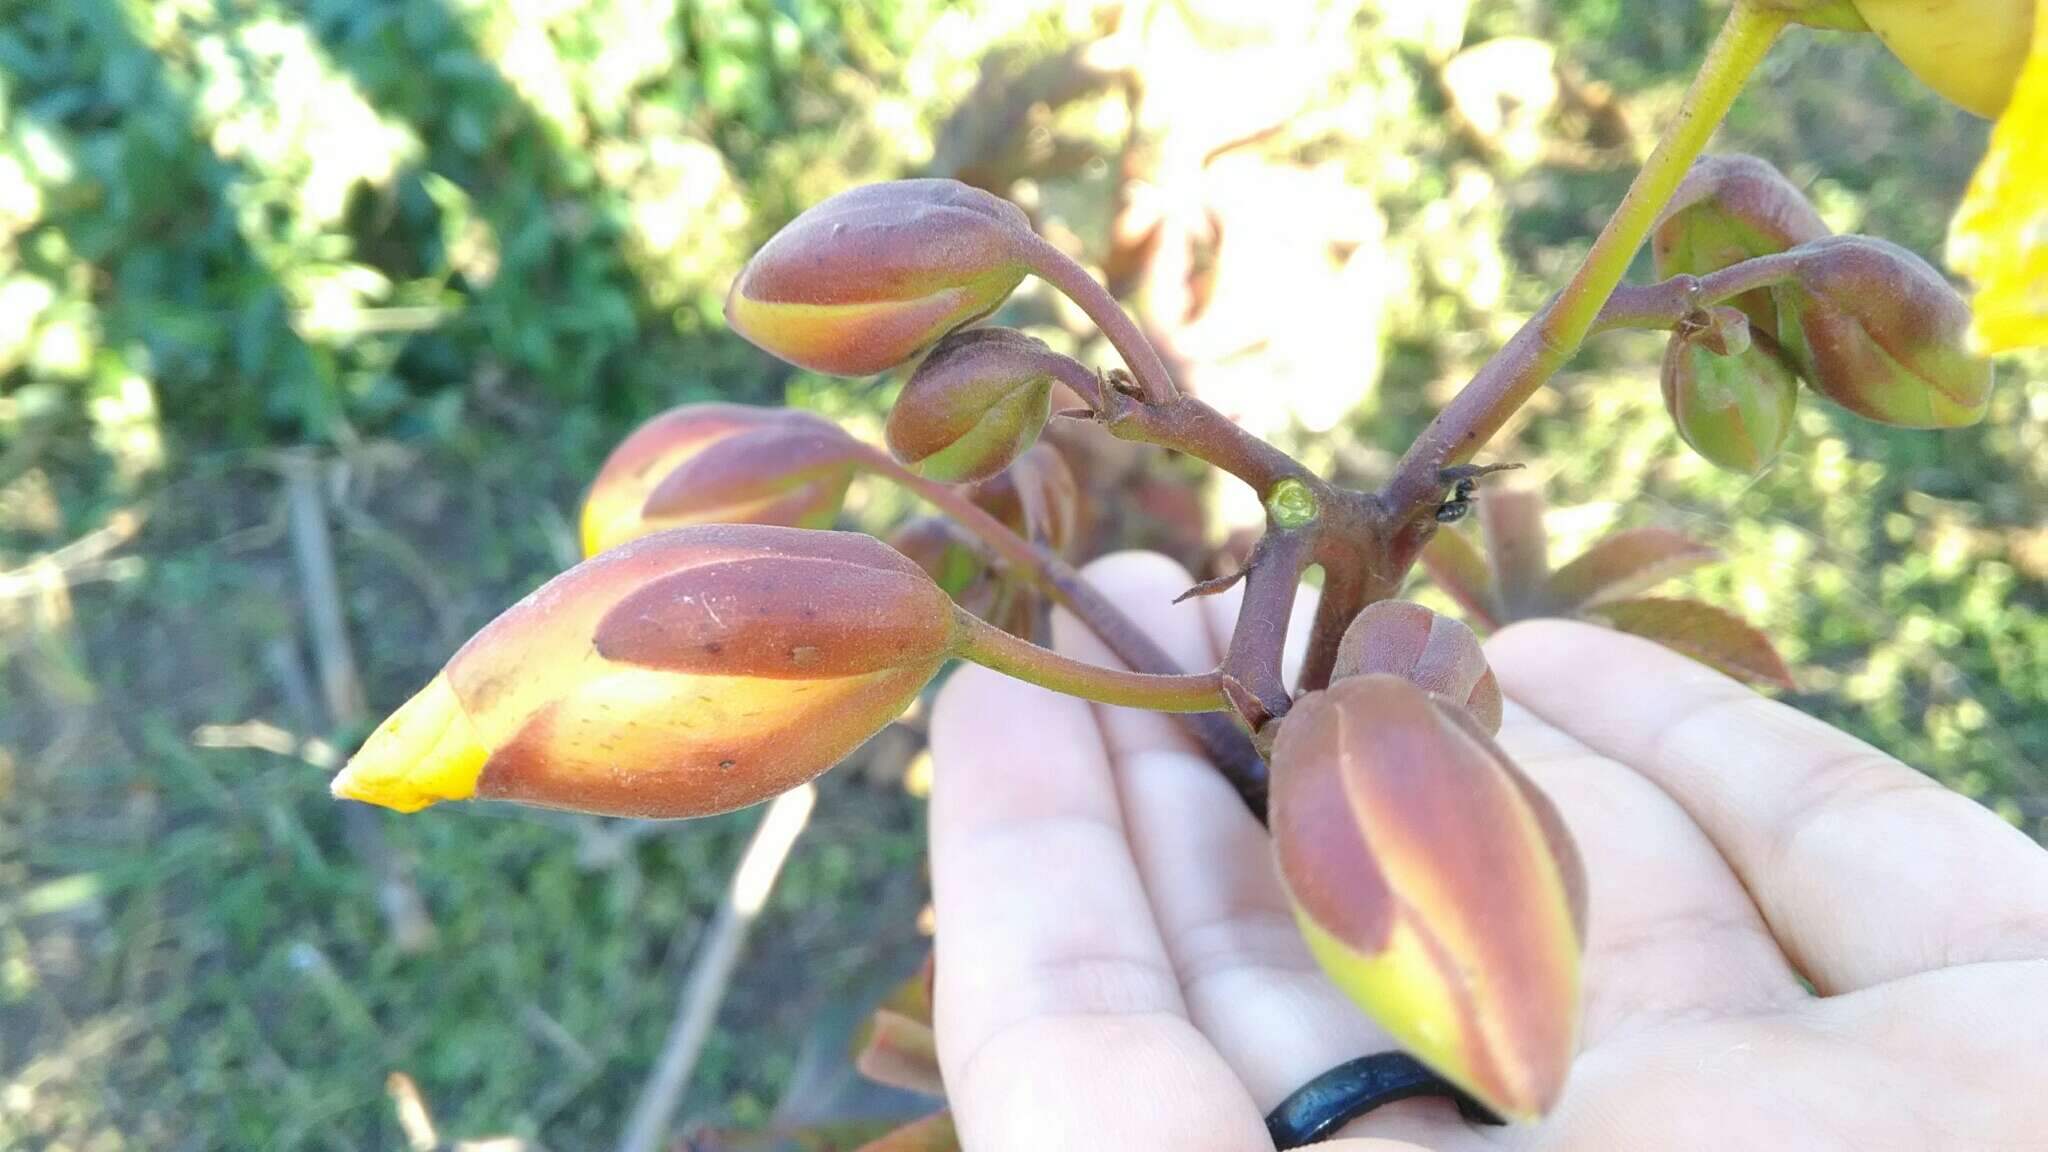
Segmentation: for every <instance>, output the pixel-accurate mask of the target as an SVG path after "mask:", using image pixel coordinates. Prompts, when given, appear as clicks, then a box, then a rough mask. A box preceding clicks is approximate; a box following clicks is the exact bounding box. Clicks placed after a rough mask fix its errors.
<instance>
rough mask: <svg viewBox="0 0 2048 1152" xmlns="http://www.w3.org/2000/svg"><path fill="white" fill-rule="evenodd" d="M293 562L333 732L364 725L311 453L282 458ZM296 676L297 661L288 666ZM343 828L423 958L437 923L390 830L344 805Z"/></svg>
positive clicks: (357, 806) (404, 942) (401, 934)
mask: <svg viewBox="0 0 2048 1152" xmlns="http://www.w3.org/2000/svg"><path fill="white" fill-rule="evenodd" d="M278 469H279V471H280V472H282V473H283V475H284V483H285V505H286V509H287V522H288V524H289V526H290V530H291V541H292V559H293V561H294V562H295V563H296V564H297V565H298V572H299V590H300V593H301V594H302V595H303V596H304V597H305V600H306V627H307V630H308V632H310V633H311V636H312V641H313V660H314V665H315V667H316V668H317V670H318V673H319V678H320V696H321V699H322V700H324V701H325V702H326V707H327V722H328V725H329V726H330V727H331V728H334V729H341V728H351V727H354V726H356V725H359V724H361V723H362V722H363V713H364V706H363V682H362V677H361V676H359V675H358V674H357V672H356V657H355V649H354V647H353V646H352V645H351V644H350V643H349V639H348V618H347V616H346V615H345V614H344V613H343V611H342V600H341V581H340V579H339V578H338V577H337V576H336V575H335V569H334V543H333V532H332V530H331V529H330V528H329V526H328V523H327V501H326V497H325V496H324V495H323V494H322V492H321V489H320V472H321V466H320V461H319V460H318V459H317V458H315V457H314V455H313V454H312V453H311V452H308V451H305V450H293V451H287V452H283V453H280V454H279V456H278ZM284 663H287V664H289V665H291V666H293V667H294V668H295V667H296V665H297V661H296V660H292V661H286V662H284ZM341 817H342V828H343V831H344V832H345V833H346V836H347V839H348V843H349V847H350V849H351V850H353V851H354V853H355V855H356V857H357V858H358V859H359V860H361V861H362V862H363V863H364V864H366V865H368V866H369V867H370V869H371V870H372V871H373V872H374V873H375V874H376V876H377V902H378V903H379V904H380V905H381V906H382V907H383V909H384V918H385V921H386V923H387V924H388V925H389V926H390V929H391V939H392V943H394V944H396V945H397V947H398V950H399V951H401V952H407V953H412V952H419V951H422V950H424V949H425V948H427V947H428V946H429V945H431V944H432V943H433V942H434V922H433V920H432V919H431V918H430V917H428V915H427V909H426V905H425V904H424V903H423V902H422V901H421V900H420V895H419V892H418V890H417V889H415V888H414V887H413V884H412V878H411V876H410V875H408V870H407V868H406V867H405V862H404V861H403V860H400V859H399V858H398V857H397V856H396V855H394V854H393V853H392V851H391V848H390V846H389V845H388V844H386V843H385V840H384V825H383V823H382V822H381V821H380V819H379V817H378V816H377V814H376V813H375V812H372V811H371V810H370V806H369V805H367V804H361V803H357V802H356V801H353V800H343V801H341Z"/></svg>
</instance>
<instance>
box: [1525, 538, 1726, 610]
mask: <svg viewBox="0 0 2048 1152" xmlns="http://www.w3.org/2000/svg"><path fill="white" fill-rule="evenodd" d="M1720 558H1721V553H1720V551H1719V550H1718V549H1715V548H1712V547H1709V546H1708V545H1705V544H1702V543H1700V542H1699V541H1697V540H1694V539H1693V538H1692V537H1690V536H1687V535H1685V534H1683V533H1680V532H1674V531H1672V530H1671V529H1669V528H1632V529H1629V530H1628V531H1626V532H1616V533H1615V534H1613V535H1612V536H1608V537H1606V538H1605V539H1602V540H1599V541H1596V542H1595V543H1594V544H1593V546H1592V547H1591V548H1588V549H1586V550H1585V551H1584V552H1581V553H1580V554H1579V555H1578V557H1577V558H1576V559H1574V560H1573V561H1572V562H1571V563H1569V564H1566V565H1565V566H1564V567H1562V568H1559V569H1558V570H1557V571H1556V572H1554V573H1552V574H1551V577H1550V582H1549V584H1548V585H1547V586H1546V587H1545V589H1544V602H1545V603H1546V604H1547V605H1548V606H1549V607H1550V609H1551V610H1552V611H1554V612H1558V613H1560V614H1563V615H1570V614H1572V613H1574V612H1578V611H1580V610H1581V609H1584V608H1586V607H1588V606H1590V605H1593V604H1598V603H1601V602H1603V601H1608V600H1619V599H1621V598H1622V597H1624V596H1633V595H1635V594H1636V593H1638V592H1641V591H1643V590H1645V589H1647V588H1650V587H1651V586H1653V585H1656V584H1660V583H1662V582H1663V581H1665V580H1668V579H1670V578H1671V577H1673V576H1676V575H1678V574H1679V573H1681V572H1690V571H1691V570H1693V569H1694V568H1697V567H1699V566H1700V565H1702V564H1711V563H1713V562H1714V561H1716V560H1719V559H1720Z"/></svg>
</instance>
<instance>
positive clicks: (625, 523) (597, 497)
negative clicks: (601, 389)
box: [582, 404, 852, 556]
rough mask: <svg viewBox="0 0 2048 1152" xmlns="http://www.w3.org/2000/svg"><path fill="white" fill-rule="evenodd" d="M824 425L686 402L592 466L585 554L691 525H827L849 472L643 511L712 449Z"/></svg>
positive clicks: (774, 411) (790, 414) (777, 412)
mask: <svg viewBox="0 0 2048 1152" xmlns="http://www.w3.org/2000/svg"><path fill="white" fill-rule="evenodd" d="M823 423H825V422H824V421H822V420H820V419H819V418H818V417H816V416H812V415H810V414H809V413H806V412H798V411H794V410H792V409H788V408H755V407H749V406H746V405H742V404H685V405H683V406H681V407H679V408H671V409H669V410H668V411H666V412H663V413H662V414H661V415H659V416H656V417H655V418H653V419H652V420H649V421H647V422H646V423H645V424H642V425H641V426H640V427H638V428H636V429H634V430H633V433H632V435H630V436H628V437H626V438H625V439H624V440H622V441H620V442H619V446H618V447H617V448H614V449H612V454H611V455H610V456H608V457H606V458H605V462H604V467H602V468H600V469H598V473H597V479H596V480H595V481H593V482H592V483H591V486H590V495H589V496H587V497H585V498H584V501H583V524H582V529H583V554H584V555H585V556H595V555H597V554H598V553H599V552H603V551H605V550H606V549H609V548H616V547H617V546H619V545H620V544H623V543H625V542H626V541H628V540H633V539H637V538H639V537H641V536H645V535H647V534H648V533H650V532H658V531H660V530H662V529H664V528H678V527H681V526H682V525H684V524H689V523H729V524H742V523H744V524H784V525H788V526H790V527H793V528H823V527H826V526H828V525H830V524H831V523H832V519H833V517H834V516H836V515H837V514H838V512H839V505H840V502H841V501H842V500H843V499H844V498H845V495H846V487H847V484H848V483H849V482H850V480H851V479H852V470H851V469H850V468H848V469H843V470H840V471H837V472H832V473H830V474H827V475H822V476H817V477H814V478H812V479H809V480H800V481H795V482H792V483H790V484H788V485H787V486H784V487H781V488H778V489H777V490H775V491H774V492H772V493H770V494H769V495H767V496H765V497H762V498H759V499H754V500H750V501H740V502H737V503H729V504H725V505H722V506H721V505H719V504H717V503H716V502H715V501H709V500H706V501H700V502H699V503H698V508H697V511H696V512H694V513H692V514H689V515H683V516H671V517H667V518H650V517H648V516H647V515H646V512H645V505H646V503H647V498H648V497H649V496H650V495H652V494H653V493H654V490H655V488H656V487H658V486H659V485H660V484H661V483H662V481H664V480H666V479H667V478H668V477H669V474H670V473H672V472H674V471H676V470H677V469H678V468H680V467H681V466H682V465H683V464H684V463H686V462H688V461H689V460H690V459H692V458H693V457H695V456H697V455H698V454H699V453H701V452H703V451H704V450H705V449H706V448H709V447H710V446H711V445H713V444H715V443H717V442H719V441H722V440H725V439H728V438H731V437H735V436H739V435H742V434H745V433H750V432H756V431H760V430H762V429H767V428H783V427H802V428H812V429H815V428H816V426H817V425H819V424H823ZM827 427H830V425H827ZM757 455H758V453H757ZM771 487H772V485H771Z"/></svg>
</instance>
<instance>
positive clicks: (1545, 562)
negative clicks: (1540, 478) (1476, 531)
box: [1479, 488, 1550, 620]
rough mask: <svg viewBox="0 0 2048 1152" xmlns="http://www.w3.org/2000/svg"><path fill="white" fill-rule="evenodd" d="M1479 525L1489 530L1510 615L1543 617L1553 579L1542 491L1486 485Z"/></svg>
mask: <svg viewBox="0 0 2048 1152" xmlns="http://www.w3.org/2000/svg"><path fill="white" fill-rule="evenodd" d="M1479 526H1480V527H1481V528H1483V529H1485V530H1486V560H1487V563H1488V564H1489V565H1490V566H1491V567H1492V568H1493V587H1494V591H1495V592H1496V593H1497V594H1498V595H1499V596H1500V603H1501V605H1502V606H1503V607H1504V608H1506V609H1507V618H1508V619H1510V620H1524V619H1527V618H1528V617H1531V616H1541V615H1542V614H1543V589H1544V586H1545V584H1546V583H1547V582H1548V581H1549V579H1550V538H1549V536H1548V535H1546V534H1545V533H1544V530H1543V494H1542V493H1541V492H1538V491H1536V490H1535V489H1534V488H1488V489H1485V490H1484V491H1482V492H1480V493H1479Z"/></svg>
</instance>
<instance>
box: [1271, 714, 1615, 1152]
mask: <svg viewBox="0 0 2048 1152" xmlns="http://www.w3.org/2000/svg"><path fill="white" fill-rule="evenodd" d="M1272 770H1273V780H1272V786H1273V793H1272V806H1271V811H1270V816H1271V826H1272V832H1273V848H1274V853H1275V855H1276V856H1277V857H1278V860H1279V865H1280V873H1281V876H1282V878H1283V879H1284V880H1285V882H1286V885H1287V890H1288V893H1289V895H1290V896H1291V897H1292V900H1293V904H1294V911H1295V918H1296V921H1297V922H1298V923H1299V925H1300V927H1301V931H1302V935H1303V936H1304V937H1305V938H1306V939H1307V941H1308V945H1309V950H1310V952H1311V953H1313V954H1314V956H1315V958H1316V961H1317V962H1318V963H1319V964H1320V965H1321V966H1322V968H1323V971H1324V972H1325V973H1327V974H1328V975H1329V977H1330V979H1331V980H1332V981H1333V982H1335V983H1336V985H1337V986H1338V987H1339V988H1340V989H1342V990H1343V991H1344V992H1345V993H1346V994H1347V995H1348V996H1350V997H1351V999H1352V1000H1354V1001H1356V1002H1357V1003H1358V1004H1359V1005H1360V1006H1362V1007H1363V1008H1364V1009H1365V1010H1366V1012H1367V1013H1369V1014H1370V1015H1371V1016H1372V1018H1373V1019H1374V1020H1376V1021H1378V1022H1379V1024H1380V1026H1381V1027H1383V1028H1385V1029H1386V1030H1387V1031H1388V1032H1389V1033H1390V1034H1391V1035H1392V1036H1393V1037H1394V1039H1395V1040H1396V1041H1397V1042H1398V1043H1400V1045H1401V1046H1402V1047H1403V1048H1405V1049H1407V1050H1408V1051H1409V1052H1410V1053H1412V1054H1413V1055H1414V1056H1415V1057H1416V1058H1417V1059H1419V1060H1421V1061H1422V1062H1423V1063H1424V1064H1427V1065H1429V1067H1430V1068H1432V1069H1433V1070H1435V1071H1436V1072H1437V1073H1438V1074H1439V1075H1441V1076H1443V1077H1444V1078H1445V1079H1447V1080H1449V1081H1451V1082H1452V1083H1453V1084H1455V1085H1457V1086H1458V1087H1459V1088H1461V1089H1463V1090H1464V1091H1466V1092H1467V1093H1469V1094H1471V1095H1472V1096H1473V1097H1474V1098H1475V1099H1477V1100H1478V1101H1479V1102H1480V1103H1482V1104H1484V1105H1486V1106H1487V1107H1488V1108H1490V1109H1492V1110H1493V1111H1494V1112H1496V1113H1498V1114H1500V1115H1502V1116H1505V1117H1508V1118H1510V1119H1516V1120H1523V1121H1529V1120H1534V1119H1536V1118H1537V1117H1540V1116H1541V1115H1543V1114H1544V1113H1545V1112H1547V1111H1548V1110H1549V1109H1550V1108H1551V1106H1552V1105H1554V1104H1555V1103H1556V1102H1557V1098H1558V1096H1559V1094H1560V1093H1561V1092H1562V1091H1563V1089H1564V1081H1565V1074H1566V1071H1567V1070H1568V1069H1569V1068H1570V1066H1571V1062H1572V1052H1573V1046H1574V1042H1575V1037H1576V1033H1577V1031H1578V1017H1579V959H1580V953H1581V951H1582V949H1583V946H1584V941H1585V935H1586V932H1585V891H1586V886H1585V874H1584V869H1583V867H1582V866H1581V864H1580V862H1579V855H1578V851H1577V849H1576V848H1575V847H1574V846H1573V844H1572V841H1571V838H1570V836H1569V835H1568V834H1567V833H1566V831H1565V828H1564V823H1563V821H1562V820H1561V819H1560V818H1559V816H1558V814H1557V810H1556V809H1555V808H1554V807H1552V805H1551V803H1550V801H1549V800H1548V798H1546V797H1545V796H1544V795H1543V794H1542V793H1541V792H1539V791H1538V790H1537V789H1536V787H1535V786H1534V785H1533V784H1531V783H1530V782H1529V781H1528V779H1527V778H1526V777H1524V776H1523V775H1522V773H1521V771H1520V770H1519V769H1517V768H1516V767H1515V766H1514V764H1513V762H1512V761H1510V760H1509V759H1508V758H1507V755H1506V754H1505V753H1503V752H1502V751H1501V750H1500V748H1499V747H1498V746H1497V745H1495V744H1494V742H1493V740H1492V739H1491V738H1490V737H1488V736H1487V735H1486V733H1485V732H1483V731H1481V730H1480V729H1479V727H1478V725H1477V724H1475V723H1474V722H1473V721H1472V720H1471V719H1470V718H1469V717H1468V716H1466V715H1465V714H1464V712H1463V711H1462V710H1460V709H1456V708H1445V707H1443V706H1442V705H1440V704H1438V703H1437V702H1436V701H1435V700H1433V699H1432V698H1431V697H1430V695H1429V694H1428V693H1426V692H1424V691H1422V690H1421V689H1420V688H1418V687H1416V686H1415V685H1414V684H1411V683H1409V682H1408V681H1407V680H1405V679H1401V678H1399V677H1395V676H1383V675H1371V674H1368V675H1361V676H1352V677H1349V678H1347V679H1343V680H1338V681H1336V682H1334V683H1332V684H1331V685H1330V687H1329V688H1327V689H1325V690H1324V691H1321V692H1312V693H1310V694H1309V695H1307V696H1305V697H1303V698H1302V699H1301V701H1300V702H1299V703H1297V704H1296V705H1295V706H1294V709H1293V711H1291V712H1289V713H1288V715H1287V717H1286V719H1285V720H1283V721H1282V722H1281V725H1280V734H1279V737H1278V739H1277V741H1276V743H1275V745H1274V749H1273V758H1272Z"/></svg>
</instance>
